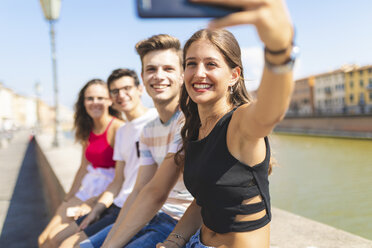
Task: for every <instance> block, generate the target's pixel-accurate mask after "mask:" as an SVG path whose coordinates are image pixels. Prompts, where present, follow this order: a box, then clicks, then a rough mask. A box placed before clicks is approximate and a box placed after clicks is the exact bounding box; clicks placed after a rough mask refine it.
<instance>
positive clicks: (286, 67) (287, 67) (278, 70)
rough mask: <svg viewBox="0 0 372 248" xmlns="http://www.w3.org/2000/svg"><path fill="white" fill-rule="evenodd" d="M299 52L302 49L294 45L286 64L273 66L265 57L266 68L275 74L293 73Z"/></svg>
mask: <svg viewBox="0 0 372 248" xmlns="http://www.w3.org/2000/svg"><path fill="white" fill-rule="evenodd" d="M299 52H300V48H299V47H298V46H296V45H294V44H293V45H292V48H291V54H290V56H289V58H288V59H287V60H286V61H284V63H282V64H279V65H277V64H273V63H271V62H269V61H268V60H267V59H266V56H265V66H266V68H267V69H269V70H270V71H271V72H272V73H274V74H285V73H288V72H291V71H292V70H293V67H294V65H295V62H296V58H297V56H298V54H299Z"/></svg>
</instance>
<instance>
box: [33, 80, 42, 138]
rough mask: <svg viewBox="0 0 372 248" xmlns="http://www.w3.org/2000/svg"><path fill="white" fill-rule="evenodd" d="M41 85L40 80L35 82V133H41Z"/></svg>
mask: <svg viewBox="0 0 372 248" xmlns="http://www.w3.org/2000/svg"><path fill="white" fill-rule="evenodd" d="M42 90H43V89H42V86H41V84H40V82H36V83H35V93H36V128H35V132H36V134H39V133H41V120H40V95H41V91H42Z"/></svg>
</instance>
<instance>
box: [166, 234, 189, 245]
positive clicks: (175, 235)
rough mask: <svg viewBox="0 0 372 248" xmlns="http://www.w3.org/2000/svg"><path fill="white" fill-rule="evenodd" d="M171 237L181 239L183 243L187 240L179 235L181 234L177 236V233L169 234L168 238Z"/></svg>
mask: <svg viewBox="0 0 372 248" xmlns="http://www.w3.org/2000/svg"><path fill="white" fill-rule="evenodd" d="M171 235H173V236H174V237H176V238H177V239H182V240H183V241H185V242H186V243H187V240H186V239H185V238H184V237H183V236H182V235H181V234H178V233H173V232H172V233H170V234H169V236H171Z"/></svg>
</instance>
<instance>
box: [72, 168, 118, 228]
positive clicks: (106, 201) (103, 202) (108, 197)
mask: <svg viewBox="0 0 372 248" xmlns="http://www.w3.org/2000/svg"><path fill="white" fill-rule="evenodd" d="M124 167H125V162H124V161H116V166H115V177H114V180H112V182H111V183H110V184H109V186H108V187H107V188H106V190H105V191H104V192H103V193H102V194H101V196H100V197H99V199H98V201H97V203H96V204H95V205H94V207H93V208H92V210H91V211H90V213H89V214H88V216H87V217H86V218H85V219H84V220H83V222H81V224H80V226H79V228H80V230H83V229H85V228H86V227H87V226H88V225H90V224H91V223H92V222H93V221H95V220H97V219H98V218H99V217H100V215H101V214H102V213H103V211H105V209H107V208H108V207H110V206H111V204H112V203H113V202H114V198H115V197H116V196H117V195H118V193H119V192H120V189H121V186H122V185H123V182H124V180H125V178H124V174H123V171H124Z"/></svg>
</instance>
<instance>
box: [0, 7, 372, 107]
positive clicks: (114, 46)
mask: <svg viewBox="0 0 372 248" xmlns="http://www.w3.org/2000/svg"><path fill="white" fill-rule="evenodd" d="M286 3H287V6H288V9H289V12H290V15H291V18H292V21H293V23H294V25H295V28H296V43H297V44H298V46H299V47H300V48H301V53H300V56H299V59H298V61H297V64H296V68H295V78H297V79H298V78H302V77H306V76H310V75H313V74H318V73H323V72H326V71H330V70H334V69H337V68H338V67H340V66H342V65H344V64H359V65H367V64H372V31H371V30H372V28H371V26H372V25H371V24H372V15H371V12H370V11H371V10H372V1H370V0H353V1H350V0H337V1H336V0H311V1H309V0H307V1H305V0H302V1H301V0H287V1H286ZM135 7H136V6H135V0H62V6H61V13H60V18H59V20H58V21H57V23H56V24H55V28H56V49H57V73H58V88H59V99H60V103H61V104H63V105H65V106H67V107H70V108H72V107H73V104H74V103H75V101H76V98H77V94H78V92H79V90H80V88H81V87H82V86H83V85H84V84H85V83H86V82H87V81H89V80H90V79H93V78H101V79H104V80H106V79H107V77H108V76H109V75H110V73H111V72H112V70H114V69H117V68H120V67H126V68H130V69H134V70H136V71H137V73H140V69H141V68H140V60H139V57H138V55H137V54H136V52H135V49H134V46H135V44H136V43H137V42H138V41H140V40H142V39H145V38H148V37H150V36H152V35H154V34H160V33H167V34H170V35H173V36H175V37H177V38H179V39H180V41H181V43H182V44H184V43H185V41H186V40H187V39H188V38H189V37H190V36H191V35H192V34H193V33H194V32H195V31H197V30H199V29H201V28H204V27H206V25H207V23H208V21H209V19H207V18H192V19H190V18H188V19H185V18H183V19H140V18H139V17H138V16H137V14H136V8H135ZM228 29H229V30H230V31H231V32H232V33H233V34H234V35H235V36H236V38H237V40H238V41H239V43H240V46H241V48H242V54H243V56H242V57H243V65H244V70H245V77H246V78H247V86H248V88H249V89H250V90H254V89H256V88H257V87H258V84H259V79H260V74H261V71H262V67H263V53H262V48H263V44H262V43H261V42H260V41H259V39H258V36H257V34H256V32H255V30H254V28H253V27H250V26H239V27H232V28H228ZM50 50H51V47H50V36H49V23H48V22H47V21H46V20H45V19H44V16H43V13H42V9H41V5H40V1H37V0H17V1H16V0H0V82H1V83H2V84H3V85H4V86H5V87H7V88H10V89H12V90H14V91H15V92H16V93H18V94H21V95H26V96H35V84H36V83H37V82H39V83H40V84H41V86H42V92H41V98H42V99H43V100H44V101H46V102H47V103H50V104H53V103H54V102H53V78H52V63H51V51H50ZM143 100H144V102H145V104H146V105H147V106H151V105H152V103H151V99H150V98H149V97H148V96H146V95H145V96H144V97H143Z"/></svg>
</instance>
